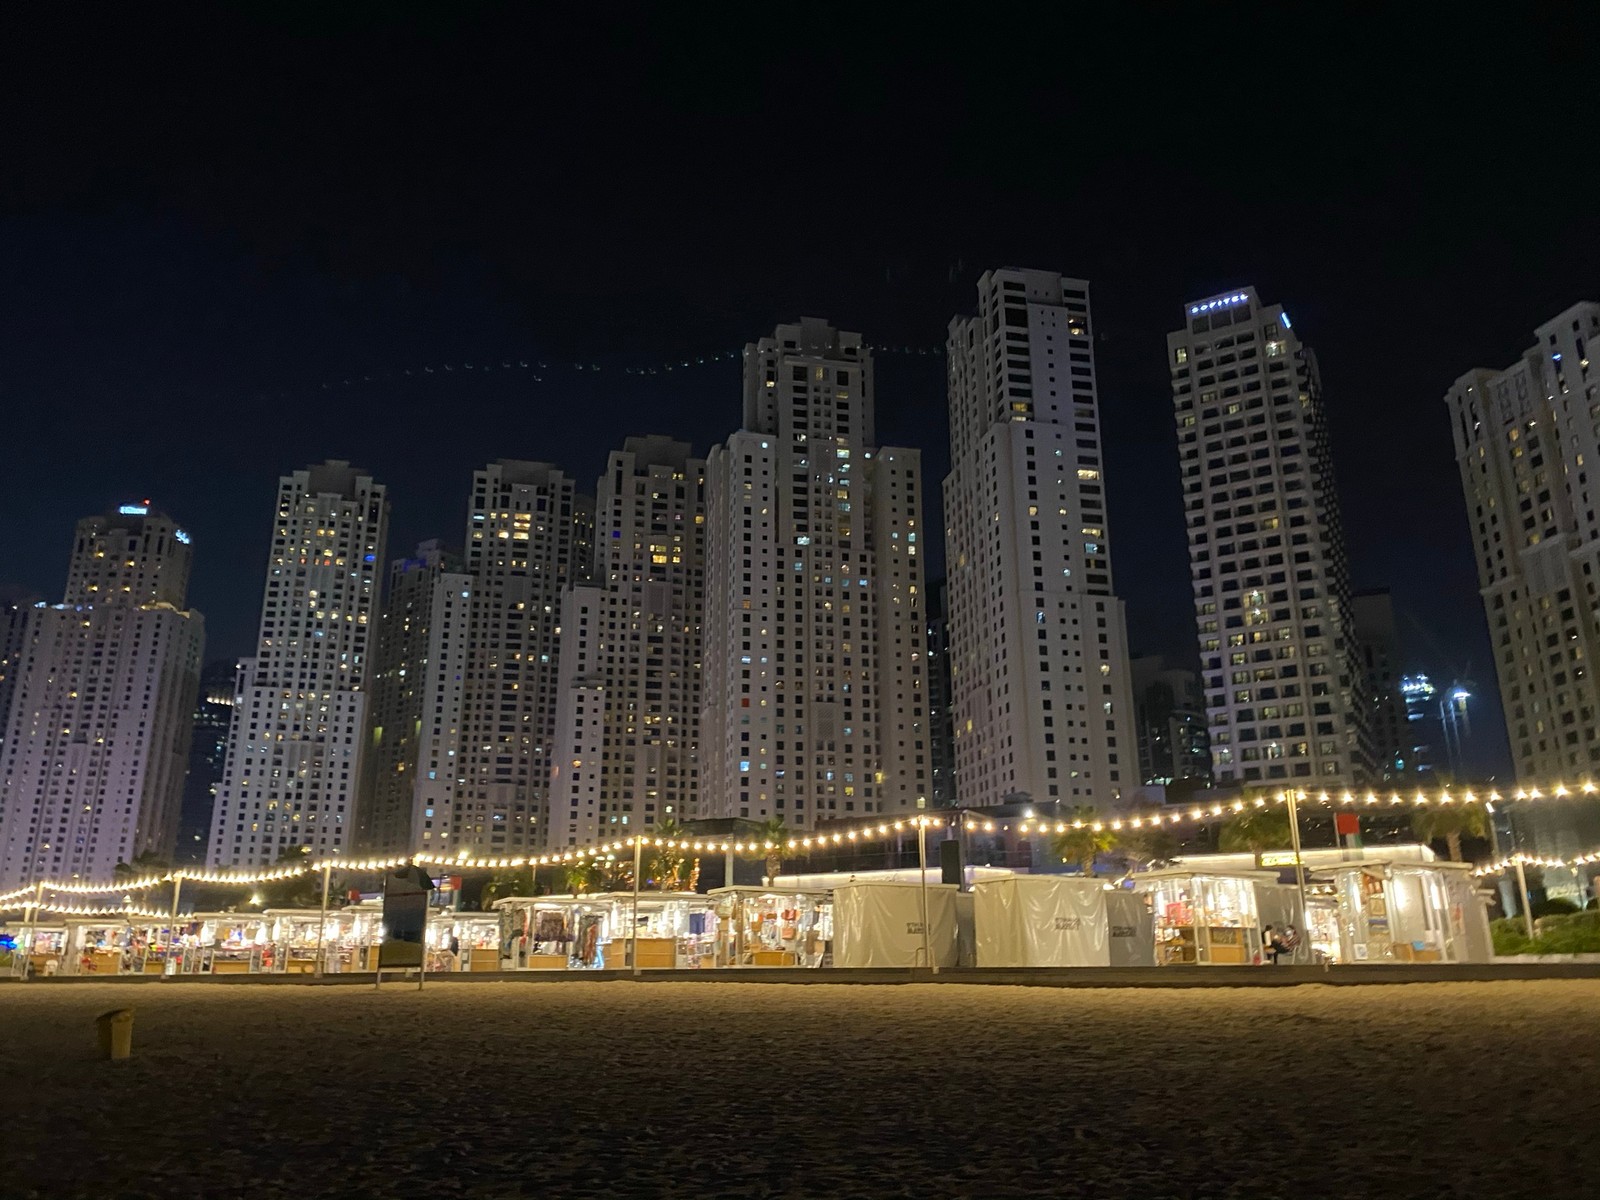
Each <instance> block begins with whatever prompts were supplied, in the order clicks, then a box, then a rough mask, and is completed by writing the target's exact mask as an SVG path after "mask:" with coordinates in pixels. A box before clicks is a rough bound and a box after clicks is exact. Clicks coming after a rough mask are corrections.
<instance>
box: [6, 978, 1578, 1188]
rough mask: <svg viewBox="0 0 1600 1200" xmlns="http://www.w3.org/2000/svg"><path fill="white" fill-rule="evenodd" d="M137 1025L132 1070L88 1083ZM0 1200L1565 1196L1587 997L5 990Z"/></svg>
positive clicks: (1571, 1170) (1573, 1170) (1532, 990)
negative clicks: (115, 1030)
mask: <svg viewBox="0 0 1600 1200" xmlns="http://www.w3.org/2000/svg"><path fill="white" fill-rule="evenodd" d="M123 1005H131V1006H132V1007H133V1008H134V1009H135V1011H136V1018H135V1040H134V1057H133V1058H132V1059H131V1060H129V1061H127V1062H123V1063H105V1062H99V1061H96V1060H95V1057H94V1037H93V1028H92V1019H93V1017H94V1016H95V1015H96V1014H97V1013H100V1012H102V1011H105V1010H106V1009H109V1008H113V1007H117V1006H123ZM0 1034H3V1037H0V1084H3V1089H4V1095H5V1097H6V1101H7V1103H6V1115H5V1120H4V1122H3V1134H0V1144H3V1146H4V1167H3V1172H0V1195H4V1196H21V1197H38V1198H40V1200H44V1198H47V1197H48V1198H50V1200H67V1198H69V1197H91V1196H93V1197H97V1198H101V1197H133V1196H182V1197H205V1198H207V1200H209V1198H212V1197H245V1196H248V1197H291V1196H293V1197H307V1196H329V1197H331V1196H340V1197H355V1198H366V1197H371V1198H374V1200H377V1198H380V1197H394V1196H405V1197H426V1196H516V1195H524V1194H526V1195H530V1196H534V1195H537V1196H546V1197H585V1198H587V1197H612V1196H622V1197H658V1196H659V1197H691V1196H692V1197H708V1196H735V1197H749V1198H760V1197H773V1198H777V1197H782V1198H793V1197H812V1196H819V1197H820V1196H830V1197H831V1196H894V1197H919V1198H920V1197H934V1196H982V1197H1016V1196H1075V1195H1083V1196H1107V1197H1114V1196H1140V1197H1184V1198H1188V1200H1195V1198H1201V1197H1204V1198H1216V1197H1231V1196H1249V1197H1275V1196H1284V1197H1289V1196H1299V1197H1328V1196H1339V1197H1347V1196H1356V1195H1364V1194H1371V1195H1376V1194H1382V1195H1394V1196H1417V1197H1445V1196H1452V1197H1462V1196H1485V1197H1489V1196H1493V1197H1511V1196H1518V1197H1520V1196H1528V1197H1534V1196H1539V1197H1566V1196H1579V1195H1586V1194H1589V1193H1588V1192H1587V1188H1588V1187H1589V1186H1590V1185H1591V1184H1592V1181H1593V1179H1594V1178H1595V1177H1596V1172H1600V1134H1597V1133H1596V1129H1597V1120H1596V1118H1597V1115H1600V1086H1597V1083H1596V1080H1597V1073H1596V1066H1597V1063H1600V982H1595V981H1539V982H1504V983H1481V984H1424V985H1412V986H1390V987H1347V988H1334V987H1324V986H1306V987H1296V988H1285V989H1277V990H1233V989H1228V990H1207V991H1171V992H1168V991H1113V990H1104V991H1100V990H1096V991H1057V990H1047V989H1029V988H1012V987H969V986H950V985H946V986H939V987H928V986H903V987H887V986H886V987H865V986H861V987H843V986H826V985H811V986H803V987H801V986H792V987H784V986H775V985H762V984H750V985H726V984H724V985H706V984H697V983H650V984H633V983H627V982H595V983H566V984H559V985H527V984H504V983H501V984H496V983H486V984H481V985H460V986H451V987H435V988H432V989H429V990H427V991H424V992H422V993H420V994H419V993H418V992H416V991H415V990H413V989H412V988H410V987H407V986H406V985H404V984H395V985H392V986H391V985H385V988H384V990H383V991H382V992H381V993H374V992H373V991H371V990H369V989H365V988H354V987H340V988H300V987H206V986H195V985H189V986H185V985H181V984H180V985H165V984H163V985H159V986H155V987H150V986H118V985H104V986H79V987H70V986H54V987H53V986H48V985H45V986H7V987H3V988H0Z"/></svg>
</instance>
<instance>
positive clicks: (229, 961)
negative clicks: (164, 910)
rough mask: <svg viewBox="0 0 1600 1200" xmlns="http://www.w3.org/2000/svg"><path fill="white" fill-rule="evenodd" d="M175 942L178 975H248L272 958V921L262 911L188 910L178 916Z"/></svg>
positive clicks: (260, 968) (258, 969) (261, 967)
mask: <svg viewBox="0 0 1600 1200" xmlns="http://www.w3.org/2000/svg"><path fill="white" fill-rule="evenodd" d="M175 941H176V943H177V952H178V953H177V958H178V965H177V968H176V970H177V972H178V973H179V974H182V975H229V974H248V973H251V972H255V971H260V970H262V969H263V967H264V965H265V964H266V963H268V962H270V961H271V959H272V953H271V944H272V921H271V919H270V918H269V917H268V916H267V915H266V914H265V913H191V914H189V915H187V916H181V917H179V918H178V933H177V937H176V939H175Z"/></svg>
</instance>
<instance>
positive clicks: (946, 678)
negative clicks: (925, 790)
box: [928, 579, 960, 808]
mask: <svg viewBox="0 0 1600 1200" xmlns="http://www.w3.org/2000/svg"><path fill="white" fill-rule="evenodd" d="M954 691H955V689H954V686H953V684H952V682H951V678H950V588H949V585H948V584H947V583H946V581H945V580H943V579H941V580H939V581H938V582H937V583H932V584H929V585H928V739H929V740H928V753H929V755H930V757H929V760H928V761H929V762H930V764H931V765H932V770H931V771H930V772H929V781H928V786H929V787H930V788H932V793H931V795H932V798H933V806H934V807H935V808H953V807H955V806H956V805H957V804H958V803H959V802H960V800H959V796H960V793H959V792H958V791H957V790H956V714H955V708H954Z"/></svg>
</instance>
